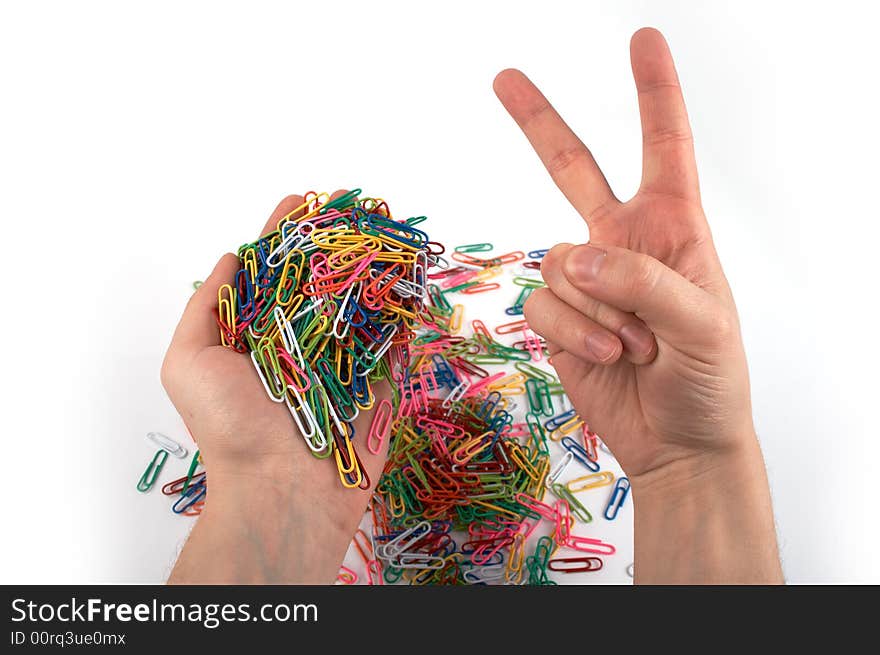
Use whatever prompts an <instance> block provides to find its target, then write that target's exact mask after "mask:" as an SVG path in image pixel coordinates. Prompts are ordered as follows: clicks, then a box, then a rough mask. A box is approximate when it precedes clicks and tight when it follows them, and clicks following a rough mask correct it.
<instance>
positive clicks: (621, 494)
mask: <svg viewBox="0 0 880 655" xmlns="http://www.w3.org/2000/svg"><path fill="white" fill-rule="evenodd" d="M628 495H629V479H628V478H617V482H616V483H614V490H613V491H612V492H611V498H609V499H608V504H607V505H606V506H605V514H604V516H605V518H606V519H608V520H609V521H613V520H614V519H616V518H617V513H618V512H619V511H620V508H621V507H623V503H624V501H625V500H626V497H627V496H628Z"/></svg>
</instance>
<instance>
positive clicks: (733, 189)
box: [0, 0, 880, 583]
mask: <svg viewBox="0 0 880 655" xmlns="http://www.w3.org/2000/svg"><path fill="white" fill-rule="evenodd" d="M254 4H255V3H250V4H249V5H248V9H247V10H245V9H241V8H231V7H224V6H222V5H221V3H203V4H201V5H197V4H195V3H185V4H184V3H169V2H154V3H150V4H149V5H143V6H140V7H139V8H137V9H136V8H134V7H133V6H132V5H129V4H127V3H114V2H102V3H98V2H77V3H61V2H56V3H15V4H13V3H4V4H3V5H2V9H0V62H2V64H0V88H2V90H3V99H2V101H0V180H2V190H0V216H2V225H3V235H4V238H3V243H4V246H5V248H4V250H5V266H4V270H5V276H4V277H5V293H4V294H3V295H4V310H3V321H2V323H0V325H2V328H0V330H2V337H3V341H2V343H3V344H4V356H3V368H4V373H5V375H4V389H3V395H2V397H3V417H4V422H5V426H4V433H5V434H4V445H5V447H4V451H3V455H4V457H3V459H4V467H3V474H2V476H0V485H2V487H0V489H2V499H3V501H2V502H3V534H4V539H3V541H2V546H0V582H4V583H11V582H86V581H88V582H128V581H142V582H152V581H160V580H162V579H163V578H164V576H165V574H166V572H167V570H168V567H169V566H170V564H171V562H172V561H173V558H174V554H175V550H176V548H177V545H178V543H179V541H180V540H181V539H182V537H183V536H184V535H185V533H186V531H187V529H188V527H187V526H188V522H187V520H185V519H180V518H178V517H176V516H173V515H172V514H171V512H170V511H169V509H168V505H167V503H166V502H164V501H163V499H161V498H160V497H159V496H158V494H156V493H153V494H151V495H148V496H142V495H140V494H138V493H137V492H136V491H135V489H134V485H135V482H136V480H137V478H138V476H139V475H140V473H141V471H142V470H143V468H144V466H145V464H146V461H147V459H148V458H149V455H150V452H151V451H150V447H149V445H148V443H147V442H146V440H145V439H144V434H145V433H146V432H148V431H151V430H158V431H161V432H165V433H167V434H169V435H172V436H177V437H182V435H183V434H184V433H183V431H182V426H181V424H180V422H179V420H178V419H177V417H176V416H175V413H174V411H173V409H172V407H171V405H170V404H169V402H168V401H167V400H166V398H165V395H164V393H163V391H162V388H161V386H160V384H159V376H158V371H159V365H160V362H161V358H162V354H163V351H164V349H165V346H166V345H167V342H168V339H169V337H170V334H171V331H172V329H173V327H174V324H175V322H176V319H177V316H178V315H179V312H180V311H181V309H182V307H183V304H184V302H185V300H186V297H187V295H188V292H189V285H190V282H191V281H192V280H194V279H197V278H202V277H203V276H204V275H206V274H207V272H208V271H210V269H211V267H212V265H213V263H214V262H215V260H216V259H217V257H218V256H219V255H220V254H221V253H222V252H224V251H226V250H230V249H234V248H235V247H236V246H238V245H239V244H240V243H242V242H244V241H246V240H250V239H251V238H252V237H253V235H254V232H255V231H256V230H257V229H259V227H260V226H261V225H262V223H263V221H264V219H265V218H266V215H267V213H268V212H269V211H271V209H272V207H273V206H274V204H275V202H277V200H279V199H280V198H281V197H282V196H283V195H284V194H287V193H292V192H299V191H304V190H306V189H309V188H315V189H327V190H331V191H332V190H333V189H335V188H337V187H343V186H353V185H357V186H361V187H362V188H364V189H365V190H367V191H368V192H370V193H373V194H377V195H382V196H384V197H386V198H387V199H388V200H389V202H390V203H391V206H392V208H393V209H394V210H395V211H396V212H397V213H399V214H401V215H403V214H417V213H418V214H422V213H424V214H427V215H428V216H430V217H432V221H431V223H429V224H427V225H430V228H431V235H432V236H435V237H439V238H440V239H442V240H445V241H448V242H450V243H461V242H462V241H463V240H464V239H463V236H464V235H467V241H483V240H491V241H494V242H495V243H496V244H498V246H499V248H503V247H505V246H517V247H519V246H526V247H536V248H537V247H544V246H546V245H548V244H550V243H552V242H553V241H555V240H562V239H565V240H569V241H572V240H579V239H583V238H584V237H585V235H586V232H585V229H584V226H583V224H582V223H581V221H580V219H579V218H578V217H577V215H576V214H575V212H574V211H573V210H572V209H570V208H569V207H568V206H567V205H566V203H565V201H564V199H563V198H562V197H561V195H560V194H559V193H558V192H557V191H556V190H555V189H554V188H553V185H552V183H551V182H550V180H549V179H548V177H547V176H546V175H545V173H544V172H543V170H542V168H541V166H540V164H539V163H538V161H537V159H536V158H535V156H534V155H533V154H532V153H531V152H530V150H529V147H528V145H527V143H526V141H525V139H524V138H523V137H522V136H521V135H520V134H519V133H518V130H517V128H516V127H515V125H514V124H513V122H512V121H511V120H510V119H509V118H508V117H507V116H506V114H505V113H504V111H503V109H502V108H501V106H500V105H499V104H498V102H497V101H496V99H495V98H494V96H493V94H492V91H491V82H492V78H493V76H494V74H495V73H496V72H497V71H499V70H500V69H502V68H505V67H508V66H516V67H520V68H522V69H523V70H525V71H526V72H527V73H528V74H529V75H531V76H532V78H533V79H534V80H535V81H536V82H537V83H538V84H539V85H540V86H541V87H542V88H543V89H544V90H545V92H546V93H547V94H548V96H549V97H550V98H551V100H552V101H553V102H554V103H555V104H556V105H557V107H558V108H559V110H560V111H561V112H562V113H563V115H564V116H566V117H567V118H568V120H569V121H570V123H571V124H572V126H573V127H574V128H575V129H576V130H577V131H578V132H579V133H580V135H581V136H582V137H583V138H584V139H585V140H586V141H587V143H588V144H589V145H590V146H591V147H592V149H593V152H594V154H595V156H596V158H597V160H598V161H599V162H600V164H601V165H602V166H603V168H604V170H605V172H606V174H607V176H608V177H609V179H610V180H611V183H612V185H613V186H614V188H615V190H616V191H617V192H618V194H619V195H620V196H621V197H626V196H628V195H629V194H630V193H632V192H633V191H634V190H635V188H636V185H637V181H638V176H639V167H640V136H639V126H638V116H637V107H636V101H635V94H634V90H633V86H632V81H631V77H630V72H629V61H628V39H629V36H630V34H631V33H632V32H633V31H634V30H635V29H636V28H638V27H640V26H642V25H645V24H651V25H654V26H656V27H659V28H660V29H661V30H663V31H664V32H665V34H666V35H667V37H668V39H669V41H670V43H671V46H672V50H673V53H674V54H675V56H676V61H677V64H678V68H679V72H680V76H681V79H682V82H683V85H684V89H685V95H686V98H687V102H688V107H689V109H690V112H691V118H692V123H693V129H694V132H695V135H696V148H697V156H698V160H699V164H700V171H701V180H702V188H703V196H704V200H705V205H706V211H707V214H708V216H709V218H710V221H711V224H712V228H713V231H714V235H715V238H716V241H717V244H718V247H719V249H720V251H721V256H722V261H723V263H724V265H725V267H726V271H727V274H728V276H729V278H730V279H731V282H732V285H733V288H734V291H735V293H736V297H737V300H738V304H739V308H740V313H741V317H742V324H743V329H744V331H745V340H746V345H747V349H748V354H749V358H750V365H751V371H752V385H753V395H754V407H755V414H756V423H757V426H758V429H759V432H760V436H761V439H762V444H763V447H764V451H765V455H766V459H767V464H768V468H769V472H770V479H771V484H772V488H773V496H774V501H775V507H776V513H777V522H778V526H779V535H780V543H781V547H782V557H783V565H784V568H785V572H786V574H787V577H788V579H789V580H791V581H796V582H835V581H856V582H867V581H872V582H880V564H878V560H877V558H876V557H875V556H874V554H873V550H874V548H873V546H874V545H875V544H876V543H877V541H878V537H880V527H878V522H877V521H876V520H875V517H876V508H877V501H878V497H877V496H878V494H877V492H876V486H875V483H874V482H873V480H872V479H871V478H872V474H871V471H872V467H873V466H874V465H875V464H876V462H877V461H878V454H880V453H878V448H880V447H878V441H877V438H876V437H877V429H876V427H875V425H876V423H875V421H876V419H875V412H874V410H875V408H876V392H877V384H876V371H877V370H878V368H877V367H878V364H880V362H878V355H877V352H878V348H877V345H876V343H877V319H878V312H877V306H876V298H877V290H876V289H877V287H876V283H877V277H878V276H877V273H876V245H875V244H876V237H877V234H878V228H877V219H878V216H877V214H878V212H877V209H876V207H875V204H874V198H873V191H874V188H875V186H876V176H877V163H876V153H877V152H878V151H880V143H878V134H877V126H876V107H877V101H878V97H877V96H878V91H877V85H876V83H875V82H874V80H875V78H876V71H875V65H876V62H877V61H878V56H877V55H878V53H877V40H876V35H875V34H874V31H875V26H876V24H877V22H876V18H877V16H876V15H868V12H867V11H866V10H865V9H864V8H865V7H868V6H870V5H869V4H868V3H842V2H837V3H833V4H827V5H826V4H815V5H814V4H807V3H767V2H754V1H745V0H743V1H739V2H735V3H734V2H730V3H718V2H713V3H702V2H696V1H694V2H677V3H660V2H632V1H630V2H624V1H619V2H613V3H612V2H607V3H594V2H571V3H561V2H543V3H541V4H540V5H536V4H535V3H532V2H528V3H520V2H512V1H507V2H492V3H490V2H480V3H477V2H468V3H454V2H446V3H442V4H439V5H433V6H432V8H430V9H429V8H428V5H425V4H419V3H415V4H413V3H399V4H396V5H390V4H386V3H381V2H374V3H348V4H345V5H344V6H343V4H342V3H333V2H315V3H311V4H309V3H295V5H296V6H297V8H294V6H295V5H294V3H284V4H281V5H278V6H276V5H267V4H260V5H259V8H254V6H253V5H254ZM172 465H173V467H174V468H172ZM178 471H180V472H182V471H183V467H182V464H181V463H180V462H179V461H176V460H175V461H169V464H168V468H167V472H166V475H167V476H168V477H165V478H164V479H166V480H167V479H170V476H171V474H172V473H173V472H178ZM622 518H623V519H624V520H625V521H626V520H629V519H628V518H627V517H622ZM621 525H623V523H621ZM619 561H621V563H623V564H624V566H625V563H624V562H622V560H619ZM627 561H628V560H627Z"/></svg>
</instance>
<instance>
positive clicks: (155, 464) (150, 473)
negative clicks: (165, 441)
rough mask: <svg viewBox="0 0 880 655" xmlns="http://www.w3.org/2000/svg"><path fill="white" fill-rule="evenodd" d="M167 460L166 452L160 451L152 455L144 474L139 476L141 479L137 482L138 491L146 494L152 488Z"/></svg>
mask: <svg viewBox="0 0 880 655" xmlns="http://www.w3.org/2000/svg"><path fill="white" fill-rule="evenodd" d="M167 459H168V451H167V450H163V449H160V450H157V451H156V454H155V455H153V459H151V460H150V463H149V464H147V468H146V470H145V471H144V474H143V475H142V476H141V479H140V480H138V483H137V490H138V491H140V492H146V491H149V490H150V489H151V488H152V487H153V485H154V484H155V483H156V479H157V478H158V477H159V471H161V470H162V467H163V466H165V461H166V460H167Z"/></svg>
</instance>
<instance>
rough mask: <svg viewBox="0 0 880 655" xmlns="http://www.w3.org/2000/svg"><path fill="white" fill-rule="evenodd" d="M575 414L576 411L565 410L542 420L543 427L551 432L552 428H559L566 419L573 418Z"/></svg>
mask: <svg viewBox="0 0 880 655" xmlns="http://www.w3.org/2000/svg"><path fill="white" fill-rule="evenodd" d="M575 414H577V412H576V411H575V410H573V409H570V410H568V411H567V412H563V413H562V414H559V415H557V416H554V417H553V418H551V419H548V420H547V421H545V422H544V429H546V430H547V432H553V431H554V430H556V429H558V428H561V427H562V426H563V425H564V424H565V422H566V421H568V419H570V418H574V416H575Z"/></svg>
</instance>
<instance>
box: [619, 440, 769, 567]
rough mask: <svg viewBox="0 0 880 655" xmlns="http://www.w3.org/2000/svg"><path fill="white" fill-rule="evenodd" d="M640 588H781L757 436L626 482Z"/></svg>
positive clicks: (683, 459)
mask: <svg viewBox="0 0 880 655" xmlns="http://www.w3.org/2000/svg"><path fill="white" fill-rule="evenodd" d="M630 482H631V485H632V493H633V502H634V507H635V551H636V567H635V570H636V581H637V582H639V583H667V584H669V583H672V584H689V583H716V584H719V583H723V584H730V583H778V582H782V573H781V569H780V566H779V556H778V551H777V546H776V533H775V525H774V522H773V513H772V508H771V502H770V491H769V487H768V484H767V476H766V472H765V470H764V463H763V458H762V456H761V451H760V447H759V446H758V442H757V439H756V437H755V435H754V433H751V434H748V435H747V436H746V437H744V438H742V439H739V440H738V441H737V445H736V446H735V447H731V448H728V449H725V450H723V451H718V452H706V453H701V454H695V455H692V456H690V457H687V458H682V459H678V460H675V461H673V462H670V463H669V464H667V465H664V466H662V467H659V468H657V469H654V470H651V471H648V472H646V473H643V474H640V475H638V476H635V477H634V479H633V478H631V480H630Z"/></svg>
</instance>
